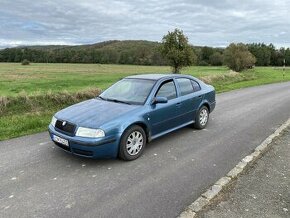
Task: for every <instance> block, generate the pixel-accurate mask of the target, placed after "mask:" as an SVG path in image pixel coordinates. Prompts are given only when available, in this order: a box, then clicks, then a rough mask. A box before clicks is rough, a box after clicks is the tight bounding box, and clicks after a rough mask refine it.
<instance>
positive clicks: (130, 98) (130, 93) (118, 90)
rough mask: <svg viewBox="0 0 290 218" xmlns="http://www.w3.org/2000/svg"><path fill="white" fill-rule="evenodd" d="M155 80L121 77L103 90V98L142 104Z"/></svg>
mask: <svg viewBox="0 0 290 218" xmlns="http://www.w3.org/2000/svg"><path fill="white" fill-rule="evenodd" d="M154 83H155V81H153V80H145V79H123V80H121V81H119V82H117V83H115V84H114V85H112V86H111V87H110V88H108V89H107V90H105V91H104V92H103V93H102V94H101V95H100V97H101V98H102V99H103V100H107V101H115V102H121V103H127V104H144V103H145V101H146V99H147V97H148V95H149V93H150V91H151V89H152V87H153V85H154Z"/></svg>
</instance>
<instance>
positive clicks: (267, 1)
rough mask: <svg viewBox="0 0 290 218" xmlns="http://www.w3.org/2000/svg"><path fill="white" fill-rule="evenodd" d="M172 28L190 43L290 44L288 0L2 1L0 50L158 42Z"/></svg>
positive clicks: (0, 1)
mask: <svg viewBox="0 0 290 218" xmlns="http://www.w3.org/2000/svg"><path fill="white" fill-rule="evenodd" d="M174 28H180V29H182V30H183V31H184V33H185V34H186V35H187V36H188V38H189V41H190V43H191V44H194V45H208V46H226V45H228V44H229V43H230V42H244V43H248V42H264V43H271V42H272V43H274V45H276V46H278V47H280V46H285V47H290V0H135V1H133V0H122V1H121V0H119V1H116V0H111V1H110V0H107V1H105V0H103V1H101V0H78V1H76V0H48V1H31V0H0V48H4V47H11V46H18V45H35V44H45V45H46V44H89V43H96V42H100V41H105V40H113V39H119V40H125V39H144V40H153V41H161V39H162V36H163V35H164V34H166V33H167V32H168V31H169V30H174Z"/></svg>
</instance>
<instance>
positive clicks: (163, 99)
mask: <svg viewBox="0 0 290 218" xmlns="http://www.w3.org/2000/svg"><path fill="white" fill-rule="evenodd" d="M167 102H168V99H167V98H166V97H155V98H154V99H153V102H152V104H164V103H167Z"/></svg>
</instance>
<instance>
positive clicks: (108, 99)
mask: <svg viewBox="0 0 290 218" xmlns="http://www.w3.org/2000/svg"><path fill="white" fill-rule="evenodd" d="M106 100H107V101H113V102H116V103H123V104H130V103H129V102H126V101H121V100H118V99H114V98H107V99H106Z"/></svg>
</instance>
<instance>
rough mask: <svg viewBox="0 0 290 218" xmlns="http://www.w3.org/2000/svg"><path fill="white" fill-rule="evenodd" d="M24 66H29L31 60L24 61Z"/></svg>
mask: <svg viewBox="0 0 290 218" xmlns="http://www.w3.org/2000/svg"><path fill="white" fill-rule="evenodd" d="M21 64H22V65H29V64H30V62H29V60H27V59H24V60H23V61H22V63H21Z"/></svg>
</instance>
